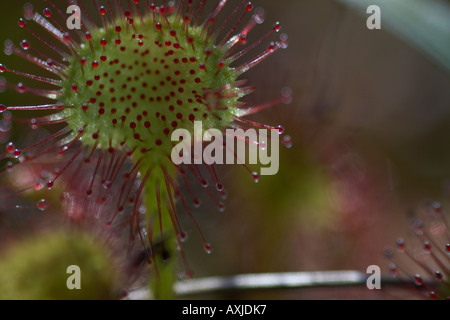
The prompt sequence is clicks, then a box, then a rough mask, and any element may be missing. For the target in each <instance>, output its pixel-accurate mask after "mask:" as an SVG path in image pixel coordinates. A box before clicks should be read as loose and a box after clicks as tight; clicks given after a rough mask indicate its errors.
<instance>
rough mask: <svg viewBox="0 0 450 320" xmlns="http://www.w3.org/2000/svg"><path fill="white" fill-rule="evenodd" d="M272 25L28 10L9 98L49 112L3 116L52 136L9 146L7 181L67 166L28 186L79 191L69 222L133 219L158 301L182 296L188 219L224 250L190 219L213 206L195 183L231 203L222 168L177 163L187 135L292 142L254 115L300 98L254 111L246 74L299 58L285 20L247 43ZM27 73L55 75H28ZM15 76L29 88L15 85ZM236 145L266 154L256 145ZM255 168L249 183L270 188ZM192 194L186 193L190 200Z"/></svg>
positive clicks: (7, 84)
mask: <svg viewBox="0 0 450 320" xmlns="http://www.w3.org/2000/svg"><path fill="white" fill-rule="evenodd" d="M263 22H264V14H263V10H262V9H258V8H254V6H253V4H252V3H251V2H248V1H238V0H236V1H232V0H230V1H226V0H219V1H213V0H211V1H206V0H197V1H193V0H179V1H176V2H172V1H157V2H155V3H153V2H151V1H142V0H141V1H139V0H133V1H130V0H128V1H121V0H108V1H68V2H61V1H58V2H56V1H42V3H41V4H40V5H38V6H36V7H33V6H31V5H30V4H26V5H25V7H24V17H23V18H20V19H19V20H18V26H17V27H18V28H23V29H25V30H26V31H27V33H28V34H29V37H28V38H27V39H24V40H23V41H21V42H20V43H18V44H16V43H13V42H12V41H9V40H7V41H6V42H5V53H6V54H7V55H15V56H18V57H20V58H21V59H22V61H23V65H22V64H21V65H6V64H0V72H2V73H3V75H4V76H5V79H3V80H2V88H3V89H8V90H15V91H17V92H18V93H23V94H26V95H27V96H30V101H32V98H31V97H33V96H40V97H44V98H45V99H46V100H47V101H48V102H47V103H45V104H33V103H30V104H27V105H22V104H17V105H5V104H1V105H0V112H1V113H2V116H3V121H6V120H7V121H9V122H8V125H11V126H12V127H14V126H16V125H17V126H23V125H25V126H24V127H23V128H25V129H23V131H24V132H23V134H24V135H26V134H28V135H30V134H31V135H33V132H38V131H39V132H40V130H41V128H45V129H46V131H45V132H47V134H46V135H45V136H43V137H42V136H41V135H40V134H39V135H36V137H38V136H39V139H35V141H33V142H32V143H29V144H27V145H23V144H22V142H21V141H19V142H16V141H9V142H7V143H6V144H5V147H4V153H3V154H2V155H0V159H1V160H2V164H3V165H2V167H3V168H4V170H5V172H3V174H12V173H14V172H20V170H21V168H22V167H26V166H27V165H29V164H33V163H36V162H38V161H39V160H40V159H43V158H46V159H54V165H53V166H52V165H51V164H52V162H51V161H50V162H49V163H50V166H49V168H48V170H46V172H45V174H40V175H39V177H36V178H35V179H34V178H33V177H31V178H29V179H27V181H26V182H27V185H24V186H21V187H22V189H26V190H27V189H33V190H42V189H48V190H51V191H53V190H54V189H58V188H60V189H62V191H64V188H67V189H68V190H70V193H71V194H76V197H75V198H73V199H72V200H71V201H72V202H71V211H70V212H71V215H70V218H71V219H72V220H74V221H82V220H83V219H85V217H86V215H95V217H96V218H97V219H99V220H100V221H102V223H104V225H105V226H107V227H112V228H113V227H114V224H115V223H116V221H117V220H118V219H120V220H123V219H125V220H127V221H128V222H129V223H128V233H129V241H130V242H131V243H136V242H137V243H139V244H140V245H142V246H143V248H145V250H144V252H145V255H146V257H145V260H147V261H148V263H149V264H151V269H152V270H153V271H154V272H153V273H152V275H153V276H152V278H153V280H152V281H151V283H152V289H154V291H155V294H156V295H157V296H158V297H170V296H171V293H170V292H171V289H170V288H171V285H172V283H173V281H174V279H175V275H176V270H175V269H176V263H174V262H173V261H172V262H167V261H166V260H168V257H169V256H172V255H175V252H176V249H177V248H178V250H179V251H180V256H181V257H182V258H183V260H184V253H183V249H182V248H183V241H184V240H185V237H186V235H185V232H184V228H183V226H182V224H181V223H180V219H179V215H180V214H181V213H180V212H179V211H180V210H179V208H181V209H182V210H181V211H182V214H186V215H187V216H188V217H189V218H190V220H191V223H192V226H194V228H195V229H196V231H197V233H198V235H199V237H200V238H201V240H202V242H203V246H204V249H205V250H206V252H211V250H212V249H211V244H210V243H209V242H208V241H207V239H205V237H204V236H203V233H202V231H201V226H199V225H198V224H197V222H196V219H195V214H194V213H193V212H192V209H191V207H192V206H193V207H199V206H200V201H199V199H198V196H197V195H196V194H195V192H193V191H192V189H193V188H191V184H192V183H193V182H196V181H197V182H198V183H200V184H201V186H202V187H203V188H204V190H205V192H206V194H207V195H208V197H210V198H211V199H212V200H213V201H214V202H215V204H216V206H217V208H218V209H219V211H222V210H223V209H224V206H225V205H224V202H223V198H225V195H226V193H225V189H224V186H223V184H222V183H221V179H220V177H219V176H218V174H217V172H216V167H215V165H214V164H210V165H203V166H200V165H198V164H196V163H194V164H181V165H180V164H175V163H173V161H172V159H171V153H172V149H173V147H174V145H175V144H176V142H174V141H172V140H171V135H172V133H173V132H174V130H176V129H180V128H181V129H185V130H187V131H188V132H191V133H193V130H194V123H195V121H202V124H203V129H202V130H203V132H202V134H203V133H204V132H206V131H208V130H210V129H218V130H220V131H225V129H227V128H240V129H248V128H265V129H270V130H276V131H277V132H278V134H279V135H284V129H283V127H281V126H279V125H277V124H260V123H257V122H254V121H252V120H251V115H252V114H254V113H256V112H258V111H260V110H263V109H266V108H269V107H273V106H275V105H278V104H281V103H288V102H290V100H291V98H290V92H289V89H286V88H285V89H283V90H282V87H280V89H279V91H280V92H281V94H280V95H279V97H276V96H275V97H274V99H273V100H271V101H266V102H262V103H261V104H257V105H248V104H247V103H246V102H244V101H243V98H244V97H245V96H246V95H248V94H251V93H253V92H254V91H255V90H256V87H255V86H253V85H252V84H248V83H247V81H246V80H245V72H247V71H248V70H250V69H253V68H255V67H257V66H258V65H259V64H260V63H262V62H264V61H265V60H266V59H268V58H270V56H271V55H272V54H274V53H275V52H277V51H278V50H279V49H284V48H286V47H287V36H286V35H285V34H281V35H276V34H277V33H278V32H279V31H280V28H281V26H280V23H278V22H276V23H273V24H272V26H267V25H266V24H264V26H263V27H265V28H266V30H267V32H266V33H265V34H264V35H263V36H262V37H260V38H259V39H251V41H250V40H248V38H250V36H249V35H251V31H252V30H253V29H255V28H263V27H261V26H259V25H260V24H262V23H263ZM42 47H45V50H40V49H39V48H42ZM28 65H34V66H37V67H40V69H41V70H42V72H40V73H31V72H28V71H27V66H28ZM9 74H14V75H15V76H19V77H20V78H21V79H22V80H21V82H19V83H12V82H11V81H10V80H8V77H9ZM28 115H29V116H28ZM192 139H194V140H195V139H196V137H195V136H193V137H192ZM237 139H238V140H239V139H240V140H244V141H245V142H246V143H247V144H257V145H258V147H259V148H264V149H265V148H266V145H261V143H259V142H258V141H251V140H249V139H248V138H246V137H245V136H241V137H239V136H238V137H237ZM283 141H285V142H287V143H289V142H290V139H289V137H288V136H285V137H283ZM243 167H244V170H246V171H248V173H249V174H248V177H249V178H250V179H254V180H255V181H256V182H257V181H258V180H259V179H260V177H259V175H258V173H257V172H255V171H254V170H252V169H251V168H250V167H249V166H247V165H246V164H243ZM59 184H60V185H59ZM180 184H183V185H184V186H185V189H186V190H187V192H181V190H180ZM68 186H69V187H68ZM66 193H69V191H67V192H66ZM66 198H67V195H66ZM48 205H49V201H47V200H46V199H41V200H39V201H38V202H37V204H36V207H37V209H40V210H46V209H47V207H48ZM177 207H178V209H177ZM199 210H201V209H199ZM156 243H157V244H158V246H157V247H158V248H159V249H158V250H156V249H155V247H156V246H155V244H156ZM161 247H162V249H161ZM172 260H174V259H172ZM184 268H185V271H186V273H187V274H189V268H188V266H187V265H185V267H184ZM154 279H157V281H155V280H154ZM155 283H156V284H155ZM162 287H164V288H166V289H161V288H162ZM167 288H169V289H167Z"/></svg>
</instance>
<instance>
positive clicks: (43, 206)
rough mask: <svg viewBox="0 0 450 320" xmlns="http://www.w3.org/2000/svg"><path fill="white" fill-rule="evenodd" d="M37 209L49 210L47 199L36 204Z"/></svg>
mask: <svg viewBox="0 0 450 320" xmlns="http://www.w3.org/2000/svg"><path fill="white" fill-rule="evenodd" d="M36 208H38V209H39V210H40V211H45V210H46V209H47V201H46V200H45V199H41V200H39V201H38V202H37V203H36Z"/></svg>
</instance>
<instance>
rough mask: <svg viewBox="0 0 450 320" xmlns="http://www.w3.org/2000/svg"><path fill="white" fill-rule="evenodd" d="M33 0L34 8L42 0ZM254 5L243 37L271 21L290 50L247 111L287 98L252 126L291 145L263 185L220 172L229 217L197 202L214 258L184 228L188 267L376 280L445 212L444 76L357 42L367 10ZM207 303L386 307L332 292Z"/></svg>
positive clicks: (258, 75) (264, 68) (324, 3)
mask: <svg viewBox="0 0 450 320" xmlns="http://www.w3.org/2000/svg"><path fill="white" fill-rule="evenodd" d="M405 1H407V0H405ZM30 2H32V3H34V4H35V7H36V8H40V9H43V8H44V7H45V3H44V2H43V1H30ZM231 2H232V1H231ZM255 5H257V6H262V7H264V8H265V11H266V21H265V23H264V24H263V25H261V26H257V27H256V28H255V32H253V31H252V34H251V37H252V39H254V40H255V39H258V36H260V35H262V34H264V33H265V32H266V31H267V30H269V29H270V28H271V26H272V24H273V23H274V22H276V21H280V22H281V24H282V32H284V33H287V34H288V36H289V48H288V49H286V50H282V51H280V52H278V53H277V54H276V55H274V56H273V57H270V58H269V60H268V61H266V62H264V63H262V64H261V65H259V66H257V67H255V69H253V70H251V71H249V72H248V73H247V74H245V77H246V78H248V79H249V82H250V83H251V84H255V85H257V87H258V90H257V91H256V93H254V94H252V96H250V97H247V101H249V102H250V103H254V104H257V103H261V102H264V101H267V100H270V99H273V98H275V97H277V96H278V95H279V94H280V90H281V88H283V87H285V86H288V87H290V88H291V89H292V92H293V102H292V103H291V104H290V105H280V106H277V107H274V108H272V109H269V110H266V111H264V112H261V113H260V114H258V115H255V116H254V117H252V120H258V121H261V122H263V123H266V124H272V125H277V124H282V125H283V126H284V127H285V128H286V133H287V134H289V135H290V136H291V137H292V141H293V147H292V148H291V149H285V148H281V150H280V151H281V154H280V171H279V173H278V174H277V175H276V176H270V177H268V176H265V177H262V178H261V180H260V182H259V183H258V184H255V183H254V182H253V180H252V179H251V176H250V175H247V174H246V172H245V170H244V169H243V168H240V167H237V166H235V167H231V166H227V167H224V168H220V173H221V176H222V177H223V179H222V180H223V183H224V185H225V187H226V188H227V190H228V193H229V197H228V199H227V200H226V208H227V209H226V211H225V212H224V213H219V212H218V211H217V210H216V209H215V208H214V206H213V205H211V204H209V201H208V197H207V196H206V194H204V196H203V198H204V206H203V207H202V208H201V209H198V210H196V212H195V215H196V218H197V219H198V222H199V225H200V227H201V229H202V231H203V232H204V233H205V235H206V238H207V239H208V241H209V242H210V243H211V244H212V246H213V253H212V254H211V255H207V254H206V253H205V252H204V251H203V250H202V245H201V242H200V240H199V238H198V236H197V234H196V232H195V230H194V227H193V226H192V224H190V222H189V221H188V219H183V222H184V225H185V226H186V227H185V228H186V229H187V231H188V233H189V235H190V237H189V240H188V241H187V243H186V255H187V257H188V262H189V265H190V266H191V268H192V269H193V271H194V275H195V276H196V277H202V276H213V275H234V274H241V273H254V272H286V271H320V270H346V269H351V270H360V271H365V270H366V268H367V266H369V265H373V264H377V265H380V266H381V267H382V270H383V272H384V273H386V274H387V273H388V271H387V268H386V266H387V263H386V261H385V260H384V258H383V255H382V251H383V248H384V247H385V246H386V245H391V244H393V243H394V242H395V239H396V237H398V236H400V235H404V234H405V233H406V230H407V227H408V219H407V214H406V213H407V211H408V210H409V209H415V208H417V207H418V205H419V204H420V203H421V202H422V201H424V200H425V199H435V200H438V201H442V202H443V203H445V202H446V201H448V200H449V190H450V189H449V186H450V183H449V182H450V180H449V179H450V148H449V146H450V143H449V138H450V134H449V132H450V126H449V125H450V90H449V88H450V71H449V70H446V69H445V68H443V67H442V66H440V65H439V64H437V63H436V62H435V61H433V60H432V59H431V58H430V57H428V56H427V55H425V54H423V53H421V52H419V51H418V50H417V49H416V48H415V47H413V46H411V45H410V44H409V43H408V42H407V41H404V40H403V39H401V38H399V37H397V36H396V35H395V34H393V33H391V32H390V30H389V28H388V27H385V25H384V24H383V28H382V30H375V31H370V30H368V29H367V28H366V17H367V14H365V12H357V10H356V11H355V10H352V9H349V8H347V7H345V6H344V5H342V4H340V3H338V2H336V1H332V0H283V1H277V2H275V1H269V0H260V1H255ZM22 6H23V3H22V1H10V0H8V1H2V2H1V3H0V15H1V19H0V30H1V31H0V39H1V40H2V41H3V40H5V39H7V38H8V39H13V40H14V41H15V42H16V43H17V42H18V41H20V40H21V39H22V38H24V37H26V38H28V39H31V36H29V34H27V33H26V32H25V30H23V29H20V28H19V27H18V26H17V19H18V18H19V17H20V16H21V7H22ZM258 34H259V35H258ZM274 37H276V36H274ZM261 48H262V47H261ZM256 53H257V52H256V51H255V54H256ZM14 59H15V58H13V57H4V56H2V58H1V59H0V61H6V62H5V64H7V65H14V64H15V65H16V66H20V67H22V66H23V68H25V64H20V63H17V61H18V60H15V61H14ZM27 67H28V66H27ZM23 68H18V69H21V70H24V69H23ZM25 70H27V69H25ZM30 70H31V71H32V70H36V68H35V67H32V66H31V67H30ZM9 79H11V78H10V77H9ZM32 99H33V98H32ZM29 100H30V97H29V96H28V97H27V96H18V95H17V94H16V93H14V92H12V93H11V92H5V93H2V94H1V95H0V103H3V104H5V105H7V104H21V103H27V101H28V103H30V102H29ZM196 192H198V193H201V190H198V191H196ZM212 297H214V298H261V297H263V298H275V299H287V298H295V299H309V298H332V299H334V298H355V299H360V298H370V299H376V298H389V297H391V295H390V293H386V292H384V291H383V290H381V292H371V291H369V290H367V289H365V288H356V289H355V288H345V289H343V288H336V289H304V290H289V291H274V292H271V291H263V292H253V293H239V292H232V293H230V295H225V296H216V295H214V296H210V298H212ZM206 298H209V297H206Z"/></svg>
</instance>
